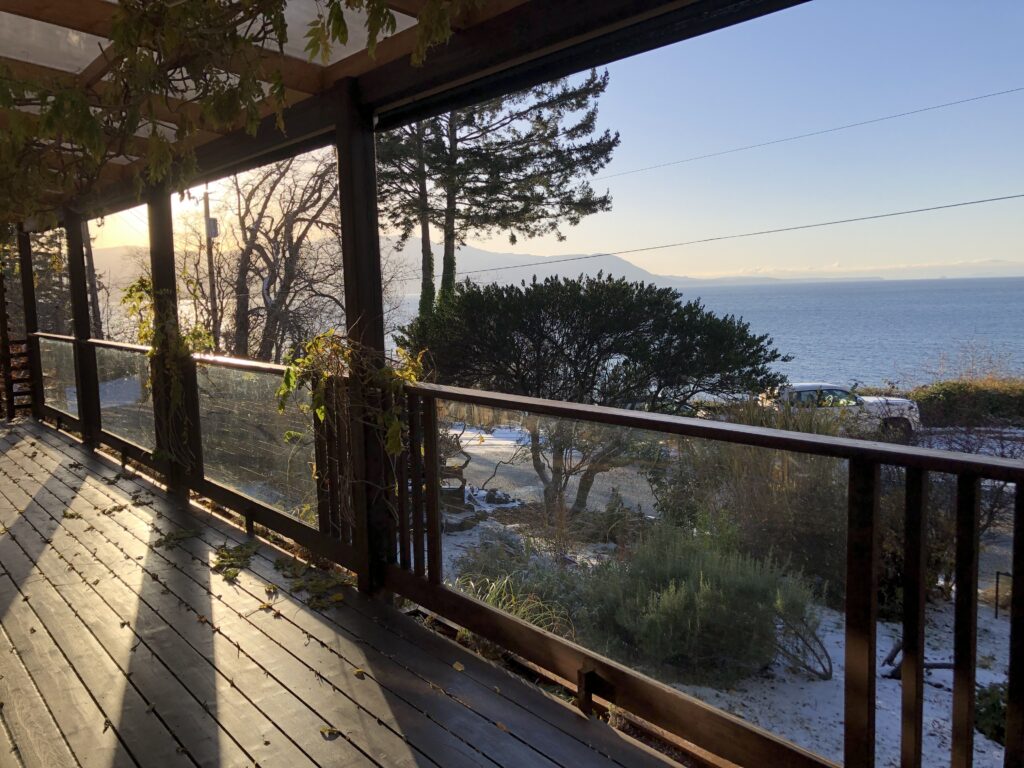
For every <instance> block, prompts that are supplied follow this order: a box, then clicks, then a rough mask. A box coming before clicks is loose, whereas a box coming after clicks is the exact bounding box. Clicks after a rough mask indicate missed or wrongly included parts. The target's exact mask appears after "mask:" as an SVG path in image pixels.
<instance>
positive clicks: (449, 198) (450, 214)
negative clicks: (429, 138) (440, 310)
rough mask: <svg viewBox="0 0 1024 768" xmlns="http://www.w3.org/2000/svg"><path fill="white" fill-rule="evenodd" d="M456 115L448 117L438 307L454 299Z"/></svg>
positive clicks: (456, 185) (457, 138)
mask: <svg viewBox="0 0 1024 768" xmlns="http://www.w3.org/2000/svg"><path fill="white" fill-rule="evenodd" d="M457 114H458V113H457V112H453V113H451V114H450V115H449V116H448V163H447V165H448V169H447V174H446V178H445V183H444V198H445V199H444V261H443V262H442V265H441V292H440V294H439V295H438V304H439V305H445V304H448V303H449V302H451V301H452V299H454V298H455V214H456V200H457V196H458V180H457V179H456V178H455V174H456V168H457V166H458V151H459V144H458V142H459V136H458V126H457V122H456V115H457Z"/></svg>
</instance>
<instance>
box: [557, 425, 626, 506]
mask: <svg viewBox="0 0 1024 768" xmlns="http://www.w3.org/2000/svg"><path fill="white" fill-rule="evenodd" d="M621 452H622V446H621V445H620V444H619V442H618V441H616V442H615V443H613V444H612V445H610V446H609V447H607V448H605V449H604V450H603V451H600V452H598V454H597V455H596V456H594V458H593V459H592V460H591V461H590V463H589V464H588V465H587V468H586V469H585V470H583V473H582V474H581V475H580V483H579V485H578V486H577V487H576V500H575V501H573V503H572V509H570V510H569V514H570V515H572V516H573V517H575V516H576V515H578V514H580V513H581V512H585V511H586V509H587V500H588V499H589V498H590V492H591V490H593V488H594V481H595V480H596V479H597V476H598V475H599V474H601V473H602V472H607V471H608V470H609V469H611V468H612V466H611V460H612V459H613V458H615V457H616V456H618V455H619V453H621Z"/></svg>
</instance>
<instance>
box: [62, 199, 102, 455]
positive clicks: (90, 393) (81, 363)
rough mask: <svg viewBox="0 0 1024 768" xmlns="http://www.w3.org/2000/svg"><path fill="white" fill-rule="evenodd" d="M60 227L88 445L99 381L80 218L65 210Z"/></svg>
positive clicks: (93, 434) (93, 438) (96, 435)
mask: <svg viewBox="0 0 1024 768" xmlns="http://www.w3.org/2000/svg"><path fill="white" fill-rule="evenodd" d="M64 229H65V231H66V232H67V238H68V278H69V280H70V284H71V325H72V331H73V332H74V337H75V379H76V382H75V384H76V388H77V390H78V419H79V421H80V422H81V425H82V439H83V440H84V441H85V444H86V445H87V446H89V447H90V448H95V447H96V446H97V445H98V444H99V440H100V385H99V378H98V376H97V371H96V350H95V348H94V347H93V346H92V345H91V344H89V338H90V337H91V336H92V328H91V325H90V321H89V286H88V280H87V278H86V274H85V246H84V243H83V242H82V218H81V216H80V215H79V214H78V213H77V212H75V211H65V213H64Z"/></svg>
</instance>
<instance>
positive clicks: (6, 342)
mask: <svg viewBox="0 0 1024 768" xmlns="http://www.w3.org/2000/svg"><path fill="white" fill-rule="evenodd" d="M3 257H4V258H3V259H2V260H0V370H2V373H3V379H4V408H5V415H6V416H7V420H8V421H10V420H11V419H13V418H14V372H13V370H12V369H11V334H10V332H9V328H8V320H9V319H10V318H9V316H8V313H7V251H6V250H4V252H3Z"/></svg>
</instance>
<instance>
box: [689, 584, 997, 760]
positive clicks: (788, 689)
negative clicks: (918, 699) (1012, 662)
mask: <svg viewBox="0 0 1024 768" xmlns="http://www.w3.org/2000/svg"><path fill="white" fill-rule="evenodd" d="M821 615H822V622H821V630H820V636H821V639H822V641H823V642H824V644H825V647H826V648H828V652H829V655H830V656H831V657H832V664H833V676H832V679H831V680H814V679H811V678H809V677H807V676H806V675H803V674H799V673H796V672H792V671H790V670H788V669H786V668H785V667H784V666H783V665H782V664H778V663H777V664H776V665H774V666H773V667H772V669H770V670H768V671H767V672H766V673H764V674H762V675H759V676H756V677H752V678H748V679H747V680H744V681H742V682H741V683H739V684H737V685H736V686H735V687H734V688H731V689H729V690H724V691H722V690H718V689H715V688H709V687H705V686H694V685H682V684H677V685H676V686H675V687H676V688H678V689H679V690H681V691H684V692H686V693H688V694H690V695H691V696H695V697H696V698H698V699H700V700H701V701H705V702H707V703H708V704H711V705H712V706H715V707H718V708H720V709H724V710H725V711H727V712H731V713H732V714H734V715H737V716H739V717H742V718H743V719H745V720H747V721H749V722H751V723H754V724H755V725H758V726H760V727H762V728H764V729H766V730H768V731H770V732H772V733H774V734H776V735H778V736H781V737H783V738H785V739H789V740H790V741H793V742H795V743H797V744H799V745H800V746H802V747H805V748H807V749H810V750H811V751H813V752H816V753H818V754H820V755H822V756H824V757H826V758H828V759H831V760H835V761H837V762H842V759H843V709H844V708H843V695H844V693H843V686H844V681H845V674H844V649H845V637H844V633H845V620H844V617H843V615H842V614H841V613H839V612H838V611H833V610H828V609H824V610H822V612H821ZM1009 626H1010V625H1009V620H1008V619H1007V618H1006V616H1005V615H1001V616H1000V617H999V619H995V618H994V617H993V614H992V611H991V610H990V609H989V608H988V606H982V607H981V609H980V610H979V615H978V659H979V660H980V661H981V662H982V666H979V668H978V671H977V681H978V684H979V685H988V684H989V683H993V682H1002V681H1005V680H1006V675H1007V664H1008V656H1009V648H1010V639H1009V638H1010V634H1009V632H1010V630H1009ZM900 634H901V628H900V626H899V625H898V624H889V623H884V622H880V623H879V625H878V679H877V681H876V686H877V709H876V714H875V728H876V750H877V758H876V760H877V765H879V766H885V767H886V768H889V766H893V767H895V766H899V764H900V759H899V754H900V729H901V725H900V707H901V703H900V697H901V687H900V681H899V680H890V679H889V678H887V677H884V676H883V675H884V673H885V672H886V671H888V668H883V667H882V661H883V659H884V658H885V656H886V655H887V654H888V652H889V650H890V649H891V648H892V646H893V644H894V643H895V642H896V640H897V639H898V638H899V637H900ZM925 635H926V641H925V644H926V647H927V653H926V658H927V660H928V661H952V652H953V604H952V603H951V602H950V603H942V604H939V605H934V606H931V607H930V609H929V612H928V624H927V628H926V630H925ZM983 666H984V667H987V668H983ZM952 708H953V673H952V670H929V671H928V672H927V675H926V678H925V686H924V731H923V735H924V738H923V751H924V755H923V757H924V761H923V762H924V765H929V766H933V765H934V766H938V765H948V764H949V759H950V745H951V734H950V726H951V722H952V717H951V714H952ZM1002 764H1003V748H1002V747H1001V746H1000V745H999V744H996V743H995V742H993V741H991V740H989V739H988V738H986V737H985V736H983V735H982V734H980V733H977V732H975V734H974V765H975V767H976V768H999V767H1000V766H1002Z"/></svg>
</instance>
